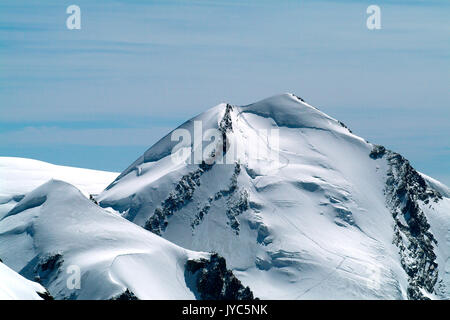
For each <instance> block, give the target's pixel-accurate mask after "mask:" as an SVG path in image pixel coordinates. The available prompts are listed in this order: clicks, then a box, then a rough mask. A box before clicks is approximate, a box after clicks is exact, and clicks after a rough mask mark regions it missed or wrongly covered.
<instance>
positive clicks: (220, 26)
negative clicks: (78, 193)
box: [0, 0, 450, 185]
mask: <svg viewBox="0 0 450 320" xmlns="http://www.w3.org/2000/svg"><path fill="white" fill-rule="evenodd" d="M71 4H76V5H78V6H80V8H81V30H68V29H67V28H66V24H65V22H66V19H67V16H68V15H67V14H66V8H67V6H69V5H71ZM370 4H377V5H379V6H380V7H381V18H382V21H381V23H382V29H381V30H374V31H370V30H368V29H367V28H366V18H367V14H366V8H367V7H368V5H370ZM449 9H450V2H449V1H433V0H430V1H396V0H390V1H377V0H374V1H317V0H316V1H264V0H263V1H261V0H260V1H256V0H255V1H223V0H222V1H215V0H204V1H168V0H166V1H137V0H134V1H130V0H127V1H125V0H123V1H104V0H99V1H95V2H94V1H85V0H83V1H79V0H70V1H49V0H42V1H39V2H38V1H32V0H30V1H22V0H12V1H10V0H2V2H1V3H0V156H20V157H30V158H35V159H40V160H44V161H49V162H52V163H57V164H65V165H72V166H80V167H88V168H96V169H104V170H115V171H121V170H123V169H125V167H127V166H128V165H129V164H130V163H131V162H133V161H134V160H135V158H137V157H138V156H139V155H140V154H141V153H143V152H144V151H145V150H146V149H147V148H148V147H149V146H151V145H152V144H153V143H154V142H156V141H157V140H158V139H159V138H161V137H162V136H163V135H165V134H166V133H168V132H169V131H170V130H171V129H172V128H174V127H175V126H177V125H179V124H181V123H182V122H184V121H185V120H187V119H189V118H191V117H192V116H194V115H196V114H198V113H200V112H202V111H204V110H206V109H208V108H210V107H212V106H214V105H216V104H218V103H220V102H229V103H232V104H237V105H243V104H248V103H251V102H254V101H257V100H260V99H262V98H265V97H268V96H271V95H274V94H277V93H283V92H293V93H295V94H297V95H299V96H301V97H303V98H304V99H305V100H306V101H307V102H309V103H310V104H312V105H314V106H316V107H318V108H319V109H321V110H323V111H324V112H326V113H328V114H330V115H331V116H333V117H334V118H337V119H339V120H341V121H343V122H344V123H345V124H347V125H348V126H349V127H350V128H351V129H352V130H353V131H354V132H355V133H356V134H358V135H360V136H362V137H364V138H366V139H368V140H369V141H371V142H374V143H379V144H383V145H385V146H387V147H389V148H391V149H393V150H395V151H397V152H400V153H401V154H403V155H404V156H405V157H407V158H408V159H409V160H410V161H411V162H412V164H413V165H414V166H415V167H416V168H417V169H418V170H420V171H422V172H424V173H427V174H429V175H431V176H433V177H435V178H438V179H440V180H441V181H443V182H445V183H446V184H447V185H450V166H449V163H450V161H449V160H450V142H449V141H450V126H449V119H450V108H449V107H450V105H449V102H450V90H449V89H450V88H449V86H450V79H449V75H450V60H449V55H450V41H449V40H450V25H449V23H448V22H449V21H450V10H449Z"/></svg>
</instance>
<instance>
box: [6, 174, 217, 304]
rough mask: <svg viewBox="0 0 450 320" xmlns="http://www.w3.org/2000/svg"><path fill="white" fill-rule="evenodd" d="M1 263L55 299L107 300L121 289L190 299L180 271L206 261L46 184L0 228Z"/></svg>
mask: <svg viewBox="0 0 450 320" xmlns="http://www.w3.org/2000/svg"><path fill="white" fill-rule="evenodd" d="M0 256H1V257H2V259H3V261H4V262H5V263H6V264H8V265H9V266H11V267H12V268H13V269H14V270H16V271H20V273H21V274H22V275H23V276H25V277H27V278H28V279H35V278H39V279H40V282H41V283H42V284H43V285H44V286H45V287H46V288H47V289H48V290H49V292H50V293H51V295H52V296H54V297H55V299H111V298H116V297H118V296H120V295H121V294H123V293H125V292H127V290H128V291H129V292H132V293H133V294H134V295H135V296H136V297H138V298H140V299H193V298H194V293H193V292H192V291H191V290H190V289H189V288H188V287H187V285H186V282H185V278H184V272H185V264H186V262H187V260H188V259H199V258H208V256H209V254H206V253H196V252H192V251H189V250H185V249H183V248H180V247H178V246H176V245H174V244H172V243H170V242H168V241H167V240H164V239H163V238H161V237H158V236H156V235H154V234H152V233H150V232H148V231H146V230H144V229H142V228H141V227H138V226H136V225H135V224H133V223H130V222H129V221H127V220H125V219H123V218H122V217H120V216H118V215H116V214H114V213H110V212H108V211H105V210H103V209H102V208H100V207H99V206H97V205H96V204H94V203H93V202H92V201H90V200H89V199H87V198H86V197H85V196H83V195H82V193H81V192H80V191H79V190H77V189H76V188H75V187H73V186H72V185H69V184H67V183H65V182H62V181H58V180H51V181H49V182H47V183H45V184H43V185H41V186H39V187H38V188H36V189H35V190H33V191H32V192H30V193H28V194H27V195H26V196H25V197H24V198H23V199H22V200H21V201H20V202H19V203H18V204H17V205H16V206H15V207H14V208H13V209H12V210H11V211H10V212H9V213H8V214H7V215H6V216H5V217H4V218H3V219H2V220H1V221H0ZM77 270H79V271H80V279H81V280H80V286H79V289H78V288H77V286H76V284H77V283H78V282H77V281H76V278H74V277H73V276H74V275H76V272H77Z"/></svg>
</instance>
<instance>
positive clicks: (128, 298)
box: [110, 288, 139, 301]
mask: <svg viewBox="0 0 450 320" xmlns="http://www.w3.org/2000/svg"><path fill="white" fill-rule="evenodd" d="M110 300H123V301H131V300H139V299H138V298H137V297H136V296H135V295H134V293H133V292H131V291H130V290H129V289H128V288H127V290H125V291H124V292H122V293H121V294H119V295H117V296H115V297H112V298H111V299H110Z"/></svg>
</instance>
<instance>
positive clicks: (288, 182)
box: [97, 94, 450, 299]
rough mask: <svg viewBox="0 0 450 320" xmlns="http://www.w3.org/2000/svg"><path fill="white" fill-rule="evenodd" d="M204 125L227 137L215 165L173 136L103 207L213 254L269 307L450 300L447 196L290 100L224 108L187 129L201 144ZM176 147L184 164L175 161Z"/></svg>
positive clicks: (117, 184)
mask: <svg viewBox="0 0 450 320" xmlns="http://www.w3.org/2000/svg"><path fill="white" fill-rule="evenodd" d="M196 123H197V124H198V123H201V125H202V129H203V132H205V130H207V129H216V130H219V131H220V132H221V133H222V138H221V139H219V140H217V141H215V142H214V143H215V146H214V149H213V150H212V151H211V153H210V155H211V158H213V160H216V162H215V163H212V164H211V163H197V164H193V162H192V160H193V159H195V157H196V154H198V151H199V150H200V149H203V150H204V149H205V148H207V147H208V146H209V145H210V144H211V141H210V140H209V138H208V137H204V140H205V141H198V140H197V141H191V140H186V141H184V140H183V141H182V142H181V143H180V141H179V140H178V139H172V137H171V134H169V135H167V136H166V137H164V138H162V139H161V140H160V141H159V142H158V143H156V144H155V145H154V146H152V147H151V148H150V149H148V150H147V151H146V152H145V153H144V155H143V156H141V157H140V158H139V159H137V160H136V161H135V162H134V163H133V164H132V165H131V166H130V167H129V168H127V169H126V170H125V171H124V172H122V173H121V174H120V176H119V177H118V178H117V179H116V180H115V181H114V182H113V183H112V184H111V185H109V186H108V188H107V189H106V190H105V191H104V192H102V193H101V194H100V195H99V196H98V197H97V200H98V201H99V203H100V205H101V206H103V207H109V208H112V209H114V210H116V211H117V212H119V213H120V214H121V215H122V216H123V217H125V218H126V219H128V220H130V221H132V222H134V223H136V224H138V225H140V226H143V227H145V228H146V229H148V230H149V231H152V232H154V233H156V234H158V235H161V236H162V237H163V238H165V239H167V240H170V241H172V242H174V243H175V244H177V245H180V246H182V247H185V248H188V249H191V250H198V251H216V252H218V253H219V254H221V255H223V256H224V257H225V258H226V260H227V262H228V263H229V265H230V266H231V267H232V268H233V270H234V272H235V273H236V275H238V277H239V278H240V279H241V280H242V281H243V283H244V284H245V285H248V286H250V288H251V289H252V290H253V291H254V293H255V295H256V296H258V297H261V298H266V299H342V298H347V299H365V298H375V299H406V298H410V299H423V298H450V274H449V271H448V270H450V259H449V257H450V255H449V248H450V199H449V198H448V195H449V193H448V192H447V191H446V190H448V188H447V187H446V186H444V185H442V184H440V183H438V182H436V181H435V180H433V179H431V178H427V177H426V176H424V175H421V174H419V173H418V172H416V171H415V170H414V169H413V168H412V167H411V166H410V165H409V162H408V161H407V160H406V159H404V158H403V157H401V156H400V155H398V154H397V153H395V152H392V151H389V150H386V149H384V148H382V147H380V146H376V145H373V144H371V143H369V142H367V141H365V140H364V139H362V138H360V137H358V136H356V135H354V134H353V133H352V132H351V131H350V130H349V129H348V128H347V127H346V126H345V125H344V124H343V123H342V122H340V121H337V120H335V119H333V118H331V117H329V116H328V115H326V114H324V113H322V112H321V111H319V110H318V109H316V108H314V107H312V106H310V105H308V104H307V103H305V102H304V101H303V100H302V99H301V98H298V97H296V96H295V95H292V94H284V95H280V96H275V97H271V98H268V99H265V100H262V101H260V102H257V103H254V104H251V105H248V106H242V107H239V106H231V105H228V104H221V105H218V106H216V107H214V108H212V109H210V110H208V111H206V112H205V113H203V114H201V115H199V116H197V117H195V118H193V119H191V120H189V121H187V122H186V123H185V124H183V125H181V126H180V127H179V128H178V129H183V130H186V131H187V132H189V133H190V135H191V136H195V134H196V130H197V129H196V125H197V124H196ZM273 129H275V130H277V131H275V132H277V135H278V137H279V139H276V136H275V137H274V136H273V135H272V131H271V130H273ZM172 140H174V141H172ZM175 147H176V148H175ZM174 148H175V149H176V150H175V151H177V152H178V153H179V155H180V156H182V157H184V158H183V159H184V161H178V162H175V161H173V158H172V151H173V149H174ZM255 150H257V152H256V153H255ZM182 151H188V152H185V153H184V154H183V153H182ZM222 156H224V158H225V159H226V160H228V161H225V162H226V163H228V164H219V163H218V161H219V160H221V157H222ZM230 159H231V161H230ZM210 160H211V159H210ZM424 177H425V178H424Z"/></svg>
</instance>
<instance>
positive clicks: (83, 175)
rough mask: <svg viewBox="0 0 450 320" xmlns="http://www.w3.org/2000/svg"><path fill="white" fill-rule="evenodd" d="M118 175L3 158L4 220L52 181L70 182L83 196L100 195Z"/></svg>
mask: <svg viewBox="0 0 450 320" xmlns="http://www.w3.org/2000/svg"><path fill="white" fill-rule="evenodd" d="M117 176H118V173H115V172H107V171H98V170H90V169H82V168H73V167H66V166H58V165H54V164H50V163H47V162H43V161H38V160H32V159H24V158H15V157H0V219H1V218H2V217H3V215H5V214H6V213H7V212H8V211H9V210H11V209H12V208H13V207H14V206H15V205H16V204H17V203H18V202H19V201H20V200H21V199H22V198H23V197H24V196H25V194H27V193H28V192H30V191H32V190H33V189H35V188H37V187H38V186H40V185H41V184H43V183H45V182H47V181H48V180H50V179H58V180H62V181H66V182H68V183H70V184H73V185H75V186H76V187H77V188H79V189H80V190H81V191H82V192H83V194H85V195H86V196H87V197H89V195H90V194H98V193H100V192H101V191H102V190H103V189H104V188H105V187H106V186H107V185H108V184H109V183H110V182H111V180H113V179H115V178H116V177H117Z"/></svg>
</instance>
